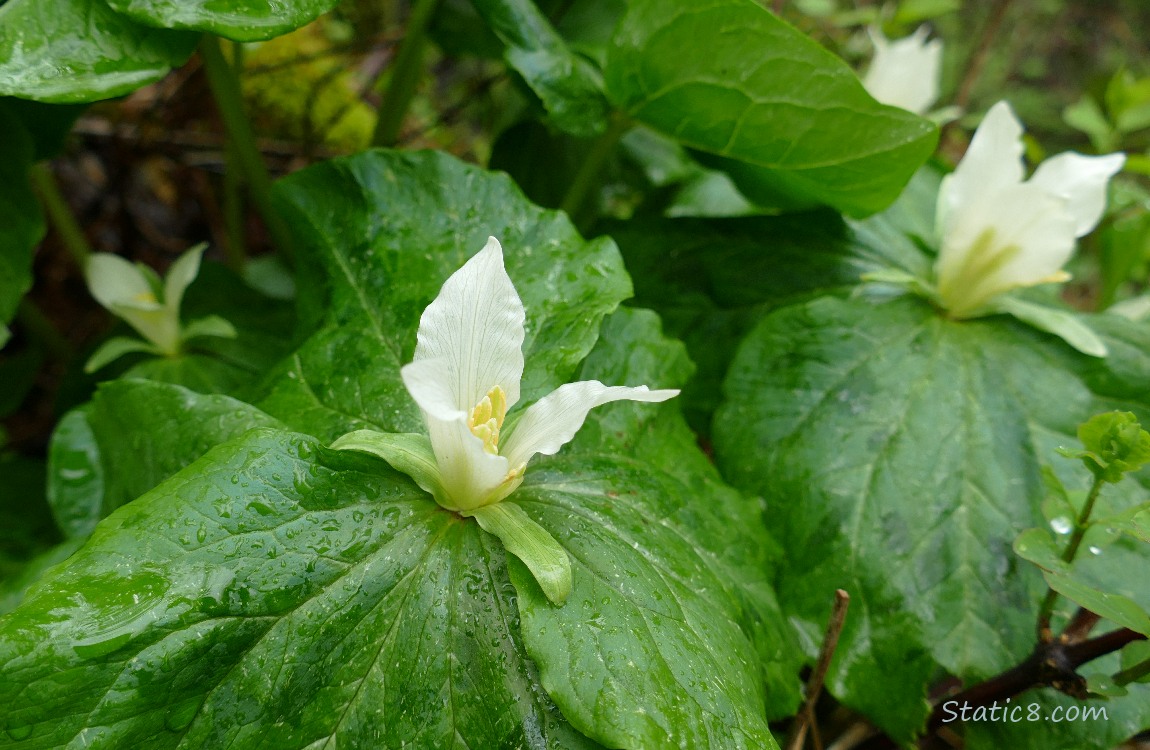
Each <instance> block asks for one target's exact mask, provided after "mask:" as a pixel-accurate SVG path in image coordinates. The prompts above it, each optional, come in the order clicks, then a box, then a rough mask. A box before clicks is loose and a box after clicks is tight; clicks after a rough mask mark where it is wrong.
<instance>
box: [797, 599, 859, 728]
mask: <svg viewBox="0 0 1150 750" xmlns="http://www.w3.org/2000/svg"><path fill="white" fill-rule="evenodd" d="M850 603H851V597H850V594H848V593H847V592H845V591H843V590H842V589H838V590H836V591H835V603H834V608H833V609H832V610H831V617H830V621H828V622H827V632H826V635H825V636H823V647H822V650H821V651H819V660H818V662H817V663H816V664H815V671H814V672H812V673H811V677H810V679H809V680H807V690H806V694H807V697H806V700H805V701H804V702H803V707H802V709H801V710H800V711H799V714H798V716H796V717H795V724H794V726H792V727H791V736H790V739H789V740H788V742H787V750H801V748H802V747H803V742H804V741H805V740H806V737H807V729H808V728H810V727H811V726H813V725H814V718H815V703H816V702H817V701H818V699H819V693H821V692H822V689H823V681H824V680H825V679H826V677H827V670H828V669H829V668H830V666H831V659H832V658H833V657H834V655H835V649H836V648H837V647H838V645H839V636H840V635H842V632H843V623H844V622H846V617H847V609H848V607H850ZM815 746H816V748H817V749H818V750H822V741H821V739H820V738H818V737H817V735H816V739H815Z"/></svg>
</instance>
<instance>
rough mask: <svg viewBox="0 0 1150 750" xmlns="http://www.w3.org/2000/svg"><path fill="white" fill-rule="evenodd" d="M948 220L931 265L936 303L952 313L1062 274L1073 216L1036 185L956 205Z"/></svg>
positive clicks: (975, 307)
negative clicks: (936, 296)
mask: <svg viewBox="0 0 1150 750" xmlns="http://www.w3.org/2000/svg"><path fill="white" fill-rule="evenodd" d="M953 219H954V221H953V224H952V229H951V231H950V233H948V234H947V235H946V236H945V237H944V238H943V244H942V248H941V250H940V251H939V255H938V261H937V262H936V264H935V272H936V276H937V278H938V293H939V298H940V301H941V302H942V304H943V306H944V307H946V308H947V309H948V310H949V311H950V313H951V314H952V315H953V316H955V317H959V318H961V317H966V316H968V315H971V314H977V313H978V311H979V309H980V308H982V307H983V306H984V305H985V303H986V302H987V301H988V300H990V299H991V298H993V297H995V296H997V295H998V294H1001V293H1002V292H1005V291H1008V290H1010V289H1015V288H1017V287H1021V286H1031V285H1034V284H1040V283H1043V282H1046V281H1056V280H1059V279H1060V278H1065V277H1064V276H1063V275H1062V274H1061V273H1060V269H1061V268H1062V266H1063V264H1065V263H1066V261H1067V260H1068V259H1069V258H1070V256H1071V254H1073V252H1074V217H1073V216H1071V215H1070V213H1069V212H1068V211H1067V210H1066V207H1065V201H1063V200H1061V199H1059V198H1056V197H1055V196H1052V195H1050V194H1049V193H1047V192H1046V191H1045V190H1043V189H1042V188H1041V187H1039V186H1037V185H1032V184H1029V183H1027V184H1020V185H1014V186H1011V187H1009V188H1006V189H1002V190H997V191H995V192H993V193H987V194H986V195H983V196H981V197H980V198H978V199H977V200H975V201H973V202H970V203H967V204H964V205H961V206H959V207H958V209H957V211H956V212H955V214H954V217H953Z"/></svg>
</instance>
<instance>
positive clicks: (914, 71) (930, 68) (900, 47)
mask: <svg viewBox="0 0 1150 750" xmlns="http://www.w3.org/2000/svg"><path fill="white" fill-rule="evenodd" d="M869 33H870V37H871V41H872V42H874V47H875V50H874V58H873V59H872V60H871V64H870V67H869V68H868V69H867V73H866V76H865V77H864V78H863V87H865V88H866V90H867V92H869V93H870V95H871V96H873V97H874V98H875V99H876V100H878V101H880V102H882V103H883V104H889V105H891V106H893V107H902V108H903V109H906V110H909V111H911V112H914V113H915V114H919V115H921V114H922V113H923V112H926V111H927V110H928V109H930V107H931V105H932V104H934V103H935V102H936V101H938V79H939V73H940V71H941V66H942V42H941V41H940V40H938V39H932V40H931V41H929V42H928V41H926V37H927V35H928V34H929V31H928V30H927V28H926V27H925V26H920V27H919V28H918V29H917V30H916V31H915V32H914V33H913V34H911V35H910V36H908V37H903V38H902V39H898V40H896V41H893V42H892V41H890V40H888V39H887V38H886V37H885V36H883V34H882V31H881V30H880V29H878V28H877V27H872V28H871V29H869Z"/></svg>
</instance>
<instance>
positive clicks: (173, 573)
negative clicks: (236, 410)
mask: <svg viewBox="0 0 1150 750" xmlns="http://www.w3.org/2000/svg"><path fill="white" fill-rule="evenodd" d="M504 560H505V557H504V555H503V552H502V550H501V549H500V548H499V546H498V544H497V543H495V542H494V540H493V539H491V538H490V537H488V536H486V535H484V534H483V533H482V532H481V531H480V530H479V528H478V526H477V525H476V524H474V523H473V522H466V521H463V520H462V519H460V518H459V517H457V516H455V515H453V514H451V513H449V512H447V511H444V510H442V509H440V508H439V507H438V506H437V505H436V504H435V503H434V502H433V501H432V500H431V499H430V498H429V497H428V496H427V495H426V494H424V493H423V492H422V491H420V490H419V489H418V488H417V487H416V486H415V485H414V484H413V483H411V482H410V481H409V480H407V478H406V477H403V476H402V475H399V474H397V473H395V472H392V471H390V470H389V469H387V468H386V465H384V464H382V462H379V461H375V460H373V459H371V458H370V457H360V456H354V455H352V454H349V453H344V452H331V451H327V450H326V449H324V448H322V447H321V446H320V445H318V444H317V443H316V441H315V440H314V439H312V438H307V437H304V436H299V435H292V434H289V433H283V432H277V431H271V430H257V431H254V432H250V433H248V434H247V435H245V436H243V437H241V438H238V439H236V440H235V441H233V442H230V443H226V444H224V445H222V446H219V447H217V448H215V449H213V450H212V451H211V452H209V453H208V454H207V455H206V456H204V457H203V458H202V459H201V460H200V461H198V462H196V463H195V464H193V465H192V466H190V467H189V468H188V469H186V470H184V471H182V472H180V473H178V474H177V475H176V476H174V477H173V478H172V479H170V480H169V481H167V482H165V483H163V484H162V485H160V486H159V487H157V488H156V489H155V490H153V491H151V492H150V493H148V494H147V495H145V496H144V497H142V498H139V499H138V500H136V501H134V502H132V503H130V504H129V505H126V506H124V507H122V508H121V509H119V510H118V511H117V512H116V513H114V514H113V515H112V516H111V517H110V518H109V519H108V520H107V521H106V522H105V523H103V524H102V525H101V526H100V527H99V528H98V529H97V530H96V532H95V534H94V535H93V537H92V539H91V540H90V542H89V543H88V544H87V545H86V546H85V547H84V548H82V549H81V550H80V551H79V552H77V553H76V555H74V556H73V557H72V558H71V559H70V560H69V561H68V562H67V563H66V564H65V565H64V566H62V567H58V568H56V569H54V570H52V571H51V572H50V573H49V574H48V576H47V577H46V578H45V579H44V580H43V581H42V582H41V583H40V584H38V585H37V586H36V587H35V588H34V589H33V590H32V591H31V592H30V594H29V596H28V599H27V600H26V601H25V602H24V604H23V605H22V606H21V607H20V608H19V609H18V610H16V611H15V612H13V613H12V614H10V615H8V616H7V617H6V618H4V619H2V620H0V674H2V676H3V677H2V679H0V698H2V699H3V700H4V705H5V721H6V729H7V734H6V735H0V745H4V746H13V747H18V748H56V747H62V746H65V745H68V744H69V743H75V744H77V745H89V746H92V745H96V746H104V747H116V748H127V747H131V748H205V747H232V748H276V749H277V750H283V749H286V748H300V749H302V748H319V747H325V746H327V747H335V746H339V747H347V748H389V747H401V746H406V747H413V746H414V747H461V748H464V747H525V748H544V747H573V748H579V747H582V748H593V747H595V745H594V744H593V743H590V742H587V741H586V740H585V739H583V738H581V737H580V736H579V735H578V734H577V733H576V732H574V731H573V730H572V729H571V728H570V726H569V725H567V724H566V723H565V722H564V721H563V720H562V718H561V717H560V716H559V714H558V711H557V710H556V709H555V708H554V706H553V705H552V704H551V703H550V701H549V700H548V699H547V697H546V696H545V695H544V694H543V693H542V692H541V691H540V690H539V689H538V687H537V679H536V676H535V671H534V667H533V666H532V664H531V663H530V661H528V660H527V658H526V655H525V654H524V651H523V647H522V643H521V642H520V636H519V624H518V615H517V613H516V610H515V606H514V595H513V590H512V588H511V584H510V581H509V580H508V578H507V573H506V571H505V569H504V567H503V566H504V564H505V562H504Z"/></svg>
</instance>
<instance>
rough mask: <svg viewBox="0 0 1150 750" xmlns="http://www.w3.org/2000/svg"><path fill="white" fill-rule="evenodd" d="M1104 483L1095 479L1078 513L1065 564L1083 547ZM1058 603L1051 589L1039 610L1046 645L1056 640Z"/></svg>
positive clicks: (1040, 638) (1065, 552)
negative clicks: (1054, 619) (1054, 626)
mask: <svg viewBox="0 0 1150 750" xmlns="http://www.w3.org/2000/svg"><path fill="white" fill-rule="evenodd" d="M1104 483H1105V482H1104V480H1103V479H1102V477H1100V476H1096V477H1094V484H1092V485H1090V493H1089V494H1088V495H1087V496H1086V502H1085V503H1083V504H1082V510H1080V511H1079V512H1078V518H1077V519H1076V520H1075V522H1074V531H1073V532H1072V533H1071V535H1070V542H1069V543H1068V544H1067V545H1066V550H1065V551H1064V552H1063V553H1062V561H1063V562H1065V563H1071V562H1074V557H1075V555H1077V554H1078V548H1079V547H1080V546H1082V538H1083V537H1084V536H1086V530H1087V529H1088V528H1090V527H1089V521H1090V514H1091V513H1093V512H1094V503H1095V501H1097V500H1098V495H1099V493H1100V492H1102V485H1103V484H1104ZM1057 601H1058V592H1057V591H1055V590H1054V589H1050V590H1049V591H1048V592H1046V598H1045V599H1043V600H1042V606H1041V607H1039V610H1038V640H1039V641H1042V642H1044V643H1045V642H1049V641H1051V640H1053V638H1054V634H1053V633H1051V631H1050V618H1051V617H1053V615H1054V604H1055V602H1057Z"/></svg>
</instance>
